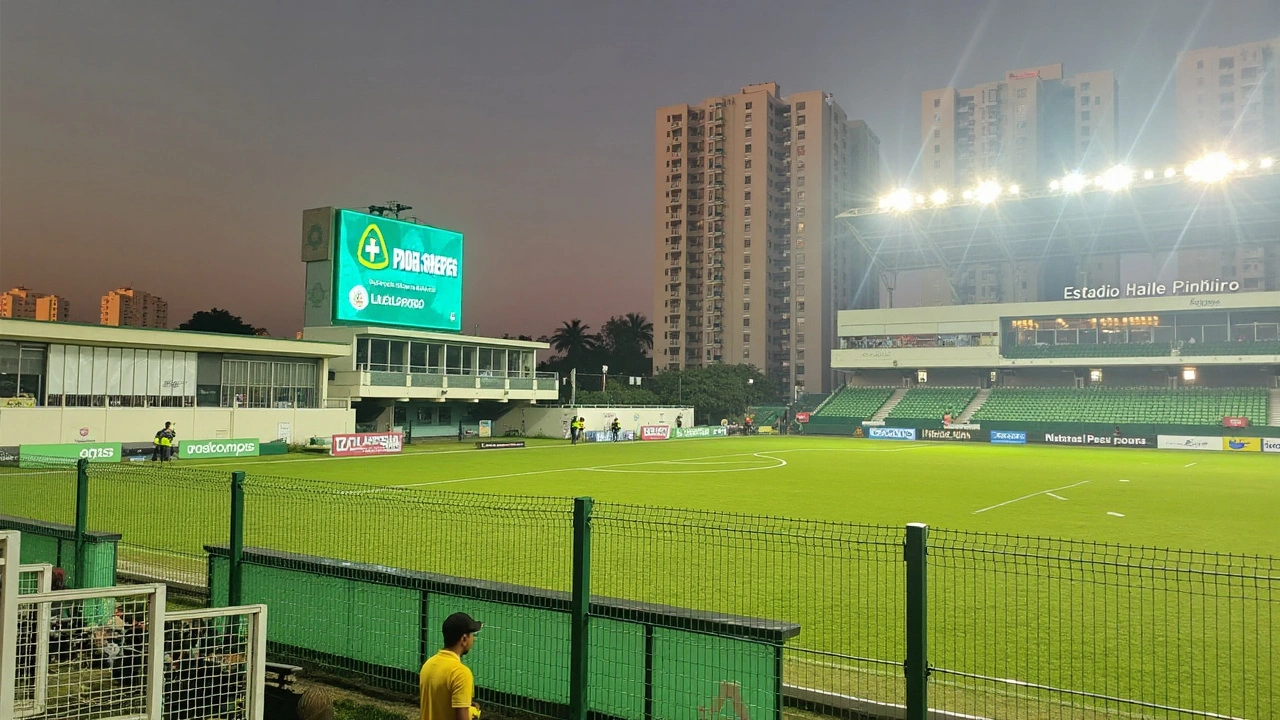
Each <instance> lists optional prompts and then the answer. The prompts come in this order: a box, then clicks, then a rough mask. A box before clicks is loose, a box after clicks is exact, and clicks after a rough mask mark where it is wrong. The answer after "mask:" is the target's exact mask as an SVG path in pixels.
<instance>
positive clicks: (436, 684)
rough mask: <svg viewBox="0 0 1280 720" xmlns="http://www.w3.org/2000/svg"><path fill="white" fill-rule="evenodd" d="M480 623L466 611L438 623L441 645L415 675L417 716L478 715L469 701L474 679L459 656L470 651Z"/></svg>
mask: <svg viewBox="0 0 1280 720" xmlns="http://www.w3.org/2000/svg"><path fill="white" fill-rule="evenodd" d="M482 627H484V624H483V623H480V622H477V621H476V620H474V619H473V618H472V617H471V616H470V615H468V614H466V613H460V612H459V613H454V614H452V615H450V616H449V617H447V618H445V621H444V625H443V626H442V627H441V631H442V634H443V635H444V648H443V649H441V650H440V652H438V653H436V654H435V655H433V656H432V657H431V658H430V659H428V660H427V662H426V663H424V664H423V666H422V672H421V673H419V675H418V698H419V701H420V703H421V715H420V716H419V717H420V720H471V719H472V718H474V717H478V716H479V715H480V712H479V708H476V707H475V704H474V703H473V702H472V698H473V696H474V695H475V679H474V677H473V676H472V675H471V670H470V669H469V668H467V666H466V665H463V664H462V658H463V656H464V655H466V654H467V653H468V652H471V648H472V646H474V645H475V641H476V633H478V632H480V628H482Z"/></svg>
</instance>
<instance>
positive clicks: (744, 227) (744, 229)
mask: <svg viewBox="0 0 1280 720" xmlns="http://www.w3.org/2000/svg"><path fill="white" fill-rule="evenodd" d="M742 232H744V233H749V232H751V221H750V220H748V221H746V222H744V223H742Z"/></svg>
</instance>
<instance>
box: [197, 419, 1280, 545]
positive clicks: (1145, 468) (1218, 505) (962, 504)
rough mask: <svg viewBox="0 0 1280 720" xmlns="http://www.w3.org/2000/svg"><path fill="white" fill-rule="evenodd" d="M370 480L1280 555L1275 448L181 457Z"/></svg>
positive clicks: (804, 446) (935, 447)
mask: <svg viewBox="0 0 1280 720" xmlns="http://www.w3.org/2000/svg"><path fill="white" fill-rule="evenodd" d="M175 464H176V465H179V466H181V467H184V468H186V467H191V468H196V467H198V468H202V469H205V470H216V469H226V470H231V469H233V468H234V469H244V470H246V471H248V472H249V473H250V476H251V477H252V476H254V475H272V476H277V477H296V478H305V479H309V480H325V481H332V482H342V483H359V484H367V485H371V486H383V487H393V488H412V489H418V490H425V491H431V490H440V491H449V492H464V493H485V494H498V495H508V496H512V495H527V496H543V497H572V496H590V497H593V498H595V499H596V500H598V501H607V502H615V503H628V504H635V505H647V506H659V507H670V508H683V509H693V510H715V511H724V512H734V513H745V514H751V515H772V516H779V517H787V518H803V519H807V520H828V521H842V522H856V523H868V524H880V525H895V526H901V525H905V524H906V523H910V522H922V523H926V524H928V525H930V526H933V527H940V528H947V529H953V530H973V531H982V532H996V533H1009V534H1014V535H1031V536H1038V537H1053V538H1062V539H1074V540H1088V541H1095V542H1107V543H1123V544H1129V545H1141V546H1152V547H1162V548H1176V549H1186V550H1205V551H1213V552H1226V553H1243V554H1252V555H1280V521H1278V520H1277V518H1280V456H1275V455H1265V454H1262V453H1228V452H1199V453H1197V452H1177V451H1164V450H1120V449H1111V448H1097V449H1080V448H1059V447H1049V446H1037V445H1026V446H997V445H986V444H980V443H916V442H892V441H872V440H854V439H850V438H816V437H765V436H759V437H750V438H727V439H705V440H679V441H675V440H673V441H667V442H656V443H653V442H650V443H644V442H635V443H625V444H617V445H614V444H610V443H583V444H579V445H576V446H570V445H569V444H568V443H567V442H560V441H539V440H532V441H529V447H526V448H523V449H508V450H475V449H472V447H471V445H470V444H454V443H449V444H434V445H428V446H416V447H413V446H411V447H410V448H409V449H408V450H407V451H406V452H405V453H404V454H402V455H393V456H383V457H372V458H357V459H336V458H329V457H326V456H313V455H305V454H304V455H289V456H286V457H282V458H280V457H264V458H252V459H236V460H226V461H217V462H214V461H204V462H181V461H179V462H178V463H175Z"/></svg>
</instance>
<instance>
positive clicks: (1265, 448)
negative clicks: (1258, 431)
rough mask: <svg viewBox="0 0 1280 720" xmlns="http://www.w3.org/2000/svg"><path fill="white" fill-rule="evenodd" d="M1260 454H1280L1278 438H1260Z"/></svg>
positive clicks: (1279, 439) (1279, 440)
mask: <svg viewBox="0 0 1280 720" xmlns="http://www.w3.org/2000/svg"><path fill="white" fill-rule="evenodd" d="M1262 452H1273V453H1280V438H1262Z"/></svg>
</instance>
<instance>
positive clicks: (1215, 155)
mask: <svg viewBox="0 0 1280 720" xmlns="http://www.w3.org/2000/svg"><path fill="white" fill-rule="evenodd" d="M1234 167H1235V166H1234V165H1233V164H1232V162H1231V158H1229V157H1227V154H1226V153H1224V152H1212V153H1209V154H1208V155H1205V156H1204V157H1202V158H1200V159H1199V160H1196V161H1195V162H1192V163H1191V164H1189V165H1187V170H1186V173H1187V177H1189V178H1191V179H1192V180H1195V181H1196V182H1203V183H1216V182H1222V181H1223V180H1225V179H1226V178H1227V175H1229V174H1231V170H1232V168H1234Z"/></svg>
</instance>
